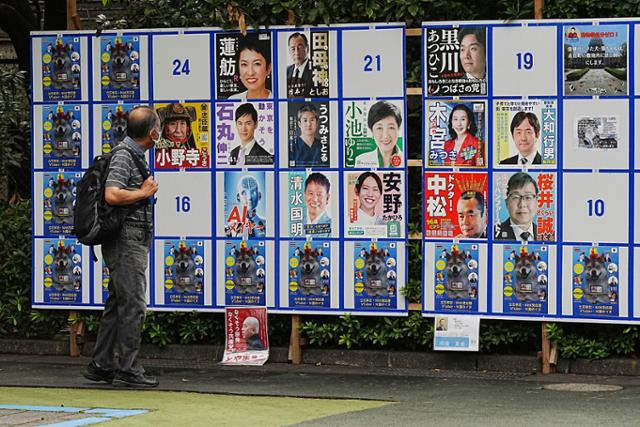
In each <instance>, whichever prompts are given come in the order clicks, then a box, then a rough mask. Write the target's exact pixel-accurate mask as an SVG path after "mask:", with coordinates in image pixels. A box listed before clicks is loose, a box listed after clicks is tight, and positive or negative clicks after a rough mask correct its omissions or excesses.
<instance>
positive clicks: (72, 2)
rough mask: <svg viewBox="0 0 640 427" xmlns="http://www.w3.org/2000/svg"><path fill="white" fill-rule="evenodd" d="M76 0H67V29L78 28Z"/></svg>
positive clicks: (78, 19)
mask: <svg viewBox="0 0 640 427" xmlns="http://www.w3.org/2000/svg"><path fill="white" fill-rule="evenodd" d="M76 6H77V5H76V0H67V30H80V29H81V28H80V27H81V25H80V18H79V17H78V9H77V7H76Z"/></svg>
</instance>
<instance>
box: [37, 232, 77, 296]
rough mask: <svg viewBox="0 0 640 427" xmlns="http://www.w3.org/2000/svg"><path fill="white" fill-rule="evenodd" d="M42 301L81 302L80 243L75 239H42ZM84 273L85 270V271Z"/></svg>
mask: <svg viewBox="0 0 640 427" xmlns="http://www.w3.org/2000/svg"><path fill="white" fill-rule="evenodd" d="M44 250H45V253H44V259H43V261H42V262H43V264H44V284H43V285H44V303H45V304H54V303H55V304H76V303H81V302H82V275H83V269H84V268H87V267H86V266H84V265H83V263H82V244H80V242H78V241H77V240H75V239H45V240H44ZM85 274H86V272H85Z"/></svg>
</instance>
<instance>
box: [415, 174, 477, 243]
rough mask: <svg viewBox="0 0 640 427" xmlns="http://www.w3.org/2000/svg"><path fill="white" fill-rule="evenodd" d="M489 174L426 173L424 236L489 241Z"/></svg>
mask: <svg viewBox="0 0 640 427" xmlns="http://www.w3.org/2000/svg"><path fill="white" fill-rule="evenodd" d="M487 186H488V184H487V173H474V172H425V174H424V203H423V205H424V213H423V214H424V237H425V238H455V239H486V238H487V206H488V203H487V202H488V200H489V198H488V195H489V192H488V188H487Z"/></svg>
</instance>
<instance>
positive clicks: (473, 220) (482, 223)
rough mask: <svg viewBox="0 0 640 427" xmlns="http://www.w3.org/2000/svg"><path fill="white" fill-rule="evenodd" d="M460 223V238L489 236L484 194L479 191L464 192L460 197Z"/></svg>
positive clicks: (458, 206)
mask: <svg viewBox="0 0 640 427" xmlns="http://www.w3.org/2000/svg"><path fill="white" fill-rule="evenodd" d="M457 210H458V224H459V225H460V231H461V233H460V234H458V235H457V236H456V238H458V239H481V238H486V237H487V222H486V220H485V211H486V209H485V205H484V196H483V195H482V193H480V192H478V191H467V192H465V193H462V195H461V196H460V198H459V199H458V204H457Z"/></svg>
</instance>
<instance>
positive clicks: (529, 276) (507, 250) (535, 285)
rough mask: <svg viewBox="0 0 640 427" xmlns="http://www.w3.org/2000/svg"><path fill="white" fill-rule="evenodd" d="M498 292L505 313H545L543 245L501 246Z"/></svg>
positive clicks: (545, 255)
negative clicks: (501, 295) (499, 287)
mask: <svg viewBox="0 0 640 427" xmlns="http://www.w3.org/2000/svg"><path fill="white" fill-rule="evenodd" d="M502 294H503V307H504V312H505V313H513V314H547V312H548V311H547V310H548V303H549V251H548V248H547V246H545V245H526V246H520V245H505V246H504V250H503V252H502Z"/></svg>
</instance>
